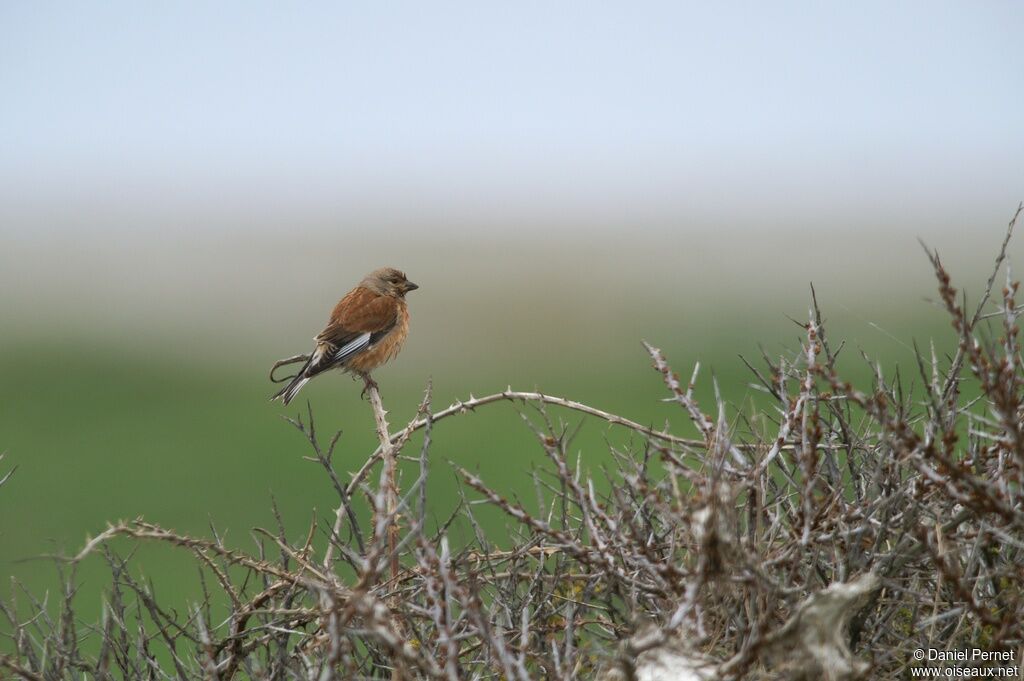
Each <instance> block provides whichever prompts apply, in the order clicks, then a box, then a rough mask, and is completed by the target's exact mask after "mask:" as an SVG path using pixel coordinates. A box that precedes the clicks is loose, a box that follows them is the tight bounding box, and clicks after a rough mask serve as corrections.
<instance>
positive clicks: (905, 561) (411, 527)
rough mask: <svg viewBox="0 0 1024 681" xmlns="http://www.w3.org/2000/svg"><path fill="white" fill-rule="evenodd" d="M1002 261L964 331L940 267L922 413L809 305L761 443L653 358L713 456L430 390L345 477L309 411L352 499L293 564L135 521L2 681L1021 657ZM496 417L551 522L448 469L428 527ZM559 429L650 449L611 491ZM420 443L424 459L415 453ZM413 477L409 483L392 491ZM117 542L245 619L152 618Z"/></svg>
mask: <svg viewBox="0 0 1024 681" xmlns="http://www.w3.org/2000/svg"><path fill="white" fill-rule="evenodd" d="M1020 212H1021V211H1020V209H1018V213H1017V214H1018V215H1019V214H1020ZM1014 219H1016V216H1015V218H1014ZM1012 229H1013V223H1012V222H1011V224H1010V229H1009V230H1008V231H1007V235H1006V241H1008V240H1009V238H1010V234H1011V233H1012ZM1006 241H1004V243H1003V246H1002V248H1001V250H1000V252H999V255H998V257H997V259H996V263H995V268H994V270H993V274H992V277H991V278H990V279H989V281H988V287H987V289H986V291H985V294H984V295H983V296H982V298H981V299H980V300H979V301H977V302H976V303H975V304H974V305H973V306H971V307H970V308H969V307H968V305H967V302H966V299H965V298H964V297H962V296H960V294H959V293H958V292H957V291H956V289H954V288H953V286H952V284H951V279H950V276H949V274H948V273H947V272H946V270H945V269H944V267H943V265H942V262H941V261H940V259H939V257H938V255H937V254H936V253H932V252H929V253H928V257H929V258H930V260H931V263H932V266H933V268H934V272H935V275H936V277H937V279H938V282H939V300H940V302H941V306H942V307H943V308H944V309H945V312H946V314H948V315H949V317H950V319H951V322H952V327H953V329H954V331H955V333H956V338H957V349H956V352H955V354H954V355H953V356H951V357H941V356H938V355H937V354H936V353H935V351H934V350H932V351H930V352H928V353H923V352H922V353H918V367H917V369H918V374H919V376H918V377H917V379H918V381H919V387H918V389H917V390H916V391H910V390H905V389H904V387H903V385H902V381H901V380H899V379H897V380H896V381H889V380H887V379H886V378H885V377H884V376H883V373H882V371H881V370H880V369H878V370H876V372H875V377H874V381H873V383H872V385H870V386H867V387H863V388H860V389H858V388H855V387H854V386H852V385H851V384H849V383H847V382H846V381H844V380H843V379H842V378H841V377H840V376H839V374H838V372H837V369H836V360H837V357H838V356H839V354H840V353H841V352H842V351H843V347H842V346H841V345H840V346H834V345H833V344H832V343H831V342H830V341H829V339H828V338H827V335H826V330H825V327H824V325H823V322H822V317H821V314H820V311H819V310H818V306H817V301H814V302H813V305H812V307H811V310H810V314H809V316H808V320H807V322H806V323H805V324H804V329H805V334H806V335H805V341H804V343H803V346H802V347H801V348H800V349H799V351H798V352H794V353H793V355H792V356H791V357H789V358H783V359H781V360H779V361H778V362H774V361H768V360H767V359H766V362H767V366H766V368H765V369H763V370H759V369H754V368H753V367H752V370H753V371H754V374H755V376H756V378H757V380H758V381H759V382H760V384H761V386H762V387H763V389H764V391H765V392H766V393H767V394H768V395H770V396H771V397H772V399H773V400H774V402H775V403H776V407H775V409H774V410H769V411H767V412H766V413H765V414H764V417H765V418H766V419H767V420H770V421H771V422H774V424H775V425H774V429H773V431H772V432H770V433H764V432H759V430H758V429H757V428H755V427H753V426H750V425H730V423H729V421H727V418H726V414H727V409H726V405H725V404H724V403H723V402H722V400H721V399H719V400H718V401H717V404H714V405H713V407H712V409H711V410H710V413H708V412H705V411H704V410H703V408H702V407H701V405H699V404H698V403H697V402H696V400H695V398H694V392H693V386H694V383H695V382H696V381H697V380H699V374H698V372H697V370H696V369H695V370H694V371H693V373H692V377H691V378H690V380H689V381H688V382H683V381H682V380H681V379H680V378H679V376H678V375H677V374H676V373H675V372H674V371H673V370H672V368H671V366H670V365H669V362H668V359H667V358H666V357H665V356H664V355H663V353H662V352H661V351H660V350H658V349H657V348H655V347H654V346H652V345H649V344H645V349H646V351H647V353H648V354H649V355H650V357H651V360H652V362H653V365H654V367H655V369H656V370H657V371H658V372H660V374H661V375H662V377H663V379H664V383H665V387H666V390H667V394H668V399H670V400H672V401H674V402H676V403H678V405H679V407H680V409H682V410H683V411H684V412H685V413H686V415H687V416H688V417H689V419H690V420H691V421H692V423H693V424H694V426H695V427H696V429H697V433H698V434H699V437H697V438H695V439H689V438H685V437H681V436H679V435H676V434H673V433H669V432H661V431H657V430H655V429H651V428H648V427H646V426H644V425H642V424H639V423H635V422H632V421H630V420H628V419H625V418H622V417H620V416H617V415H614V414H610V413H607V412H604V411H602V410H600V409H596V408H594V407H590V406H587V405H584V404H581V403H578V402H574V401H571V400H567V399H563V398H559V397H553V396H549V395H543V394H540V393H531V392H516V391H512V390H511V389H509V390H506V391H502V392H500V393H496V394H494V395H489V396H486V397H482V398H471V399H469V400H466V401H464V402H459V403H457V404H454V405H452V406H450V407H448V408H446V409H443V410H440V411H438V412H433V411H432V406H431V395H430V389H429V387H428V389H427V391H426V393H425V395H424V399H423V402H422V404H421V406H420V409H419V413H418V415H417V418H416V419H414V420H413V421H412V422H410V423H409V424H407V425H406V426H405V427H403V428H401V429H400V430H398V431H397V432H395V433H393V434H389V432H388V425H387V421H386V418H385V412H384V408H383V405H382V403H381V401H380V396H379V394H377V393H376V391H375V390H372V391H371V404H372V406H373V409H374V414H375V421H376V425H377V429H378V433H379V436H380V447H379V448H378V449H377V451H376V452H373V453H372V454H371V455H370V456H369V457H368V459H367V461H366V464H365V465H364V466H363V467H362V468H361V469H360V470H359V471H356V472H355V473H351V474H346V473H342V472H339V471H337V470H336V469H335V467H334V462H333V453H334V449H335V445H336V443H337V436H335V437H334V438H332V439H331V440H330V441H328V442H325V441H323V440H322V439H321V437H320V435H319V434H318V433H317V431H316V429H315V426H314V420H313V414H312V412H311V411H310V413H309V414H308V416H307V417H306V418H304V419H302V420H297V421H294V422H293V424H294V426H295V427H296V428H297V429H298V430H299V431H301V432H302V434H303V435H304V436H305V437H306V439H307V440H308V443H309V446H310V448H311V451H312V457H311V458H312V460H313V461H315V462H317V463H318V464H319V465H321V466H322V467H323V469H324V473H325V475H327V476H328V478H329V479H330V481H331V483H332V485H333V486H334V489H335V490H336V492H337V497H338V506H337V510H336V512H335V514H334V516H333V518H331V522H330V523H328V524H327V525H326V526H319V525H317V524H314V525H313V526H311V527H310V530H309V533H308V536H307V538H306V539H305V541H303V542H301V543H299V544H294V543H290V542H289V541H288V540H287V539H286V538H285V536H284V533H283V532H279V533H276V534H274V533H265V534H264V535H263V536H262V537H261V541H260V543H259V545H258V546H257V547H256V550H255V551H253V552H245V551H242V550H238V549H235V548H230V547H228V546H226V545H225V544H224V543H223V542H222V541H221V539H220V538H219V537H218V536H216V535H214V536H212V537H210V538H200V537H192V536H186V535H182V534H178V533H175V532H172V531H169V530H166V529H164V528H161V527H158V526H155V525H152V524H149V523H147V522H145V521H143V520H136V521H133V522H126V523H118V524H115V525H112V526H110V527H109V529H108V530H106V531H105V532H103V533H102V534H101V535H99V536H97V537H95V538H93V539H91V540H90V541H88V542H87V543H86V545H85V546H84V548H83V549H82V550H81V552H80V553H79V554H78V555H76V556H74V557H72V558H69V559H67V560H66V562H64V563H63V565H64V569H65V575H66V581H65V583H64V585H63V599H62V602H61V604H60V606H59V607H58V608H56V609H53V608H47V607H46V606H45V605H44V604H43V603H39V602H31V603H30V604H29V605H28V606H27V607H28V610H29V611H30V612H28V613H25V612H22V611H19V610H18V608H16V607H14V605H13V604H6V605H4V606H3V613H4V615H5V616H6V618H7V620H8V625H9V634H8V638H7V646H8V653H7V654H5V655H4V656H2V657H0V670H4V669H5V670H6V671H7V672H8V673H9V674H10V675H13V676H16V677H21V678H24V679H33V680H38V679H60V678H73V679H87V678H100V679H107V678H126V679H136V678H153V679H162V678H177V679H192V678H216V679H221V680H223V681H226V680H228V679H232V678H252V679H359V678H379V677H382V676H388V677H390V678H392V679H418V678H437V679H448V680H449V681H455V680H458V679H488V678H493V679H499V678H500V679H507V680H511V679H519V680H525V679H535V678H552V679H574V678H598V677H600V678H604V679H609V680H610V679H654V678H672V679H740V678H749V679H762V678H808V679H810V678H830V679H850V678H896V677H901V676H904V675H906V670H907V668H908V667H910V666H914V665H919V664H921V663H920V662H918V661H916V660H915V658H914V656H913V652H914V651H915V650H917V649H928V648H935V649H941V650H951V649H964V648H971V647H981V648H984V649H986V650H1011V651H1019V650H1021V646H1022V643H1024V637H1022V634H1024V632H1022V627H1024V593H1022V584H1024V574H1022V573H1024V567H1022V566H1024V561H1022V556H1024V554H1022V549H1024V508H1022V483H1024V423H1022V418H1024V403H1022V402H1024V391H1022V362H1021V353H1020V346H1019V341H1018V324H1017V317H1018V314H1019V311H1020V309H1019V308H1018V307H1017V305H1016V303H1015V295H1016V293H1017V284H1016V283H1015V282H1012V281H1011V280H1010V279H1009V277H1008V275H1007V283H1006V285H1005V287H1003V288H1002V291H1001V293H1000V292H999V291H998V290H995V281H996V279H997V277H998V276H999V272H1001V271H1002V269H1003V265H1004V264H1005V263H1004V260H1005V254H1006ZM994 290H995V296H993V294H992V292H993V291H994ZM993 297H994V298H995V300H993V301H990V298H993ZM990 303H994V305H993V304H990ZM975 392H976V393H977V395H978V397H973V398H968V397H965V395H968V394H973V393H975ZM498 402H511V403H514V404H515V405H518V408H519V409H521V410H522V412H523V415H524V421H525V423H526V424H527V426H528V427H529V428H532V429H533V432H534V433H535V435H536V439H537V444H538V447H540V448H541V449H542V450H543V452H544V453H545V455H546V456H547V458H548V460H549V461H550V466H548V467H547V469H545V470H544V471H541V472H538V473H537V474H536V475H535V478H534V486H535V489H536V491H537V497H538V501H537V504H536V505H535V506H531V507H530V508H527V506H526V505H524V504H522V503H520V502H518V501H515V500H511V499H509V498H506V496H504V495H503V494H502V492H501V491H499V490H498V489H496V488H495V487H494V486H493V485H492V484H490V483H489V482H488V481H486V480H483V479H481V478H480V477H479V476H477V475H475V474H474V473H472V472H470V471H467V470H464V469H457V474H458V475H459V476H460V478H461V481H462V502H461V503H460V504H459V505H458V508H457V509H456V510H455V513H454V514H453V515H452V517H451V518H449V519H448V520H447V521H446V522H441V523H435V522H432V521H431V520H429V518H428V508H429V507H430V506H431V504H430V503H429V499H428V498H427V487H426V481H427V477H428V475H429V474H430V473H431V468H432V466H436V464H433V463H432V462H430V461H429V453H430V448H431V428H432V426H433V424H434V423H435V422H437V421H438V420H441V419H445V418H450V417H454V416H457V415H459V414H461V413H465V412H467V411H472V410H474V409H479V408H483V407H484V406H486V405H489V404H495V403H498ZM563 410H572V411H576V412H582V413H583V414H587V415H589V416H590V417H593V418H597V419H603V420H605V421H607V422H608V423H609V424H613V425H614V426H616V427H621V428H625V429H629V430H631V431H633V432H634V433H635V435H636V438H635V441H636V442H639V443H640V444H639V445H638V446H637V447H635V448H634V449H631V450H629V451H622V450H619V449H613V450H612V451H611V456H612V459H611V460H612V461H613V464H612V465H611V466H609V467H608V468H607V470H603V471H602V475H603V477H604V478H605V479H604V480H600V481H595V480H594V479H593V478H592V477H591V475H590V474H589V473H587V472H586V471H584V470H583V469H582V467H581V466H580V464H579V463H578V462H574V461H573V458H572V457H571V456H570V452H569V443H570V440H571V437H572V431H571V429H570V428H569V427H567V426H566V425H564V424H563V423H562V422H560V421H559V420H558V419H557V413H559V412H560V411H563ZM738 423H741V424H743V423H745V422H743V421H738ZM419 430H423V431H424V438H423V445H422V447H421V448H420V450H419V452H413V453H404V452H405V451H406V450H407V449H408V441H409V438H410V435H411V434H412V433H413V432H415V431H419ZM398 461H406V462H407V465H412V466H414V467H415V468H416V470H417V471H418V476H417V477H416V478H415V480H412V481H411V483H410V484H408V485H405V486H404V487H403V488H401V489H400V488H399V485H398V483H397V481H396V476H395V469H396V465H397V462H398ZM381 462H383V464H382V465H381V466H380V472H379V474H378V476H377V479H376V481H375V482H373V483H371V475H372V474H373V472H374V470H375V469H376V467H377V465H378V464H380V463H381ZM408 462H412V463H411V464H410V463H408ZM481 503H483V504H489V505H492V506H494V507H496V508H498V509H500V511H501V512H502V513H503V514H504V515H505V516H506V517H507V519H508V521H509V523H510V526H511V527H512V528H513V530H512V532H511V535H510V536H497V537H496V536H487V535H486V533H485V532H484V530H483V529H481V525H480V523H478V522H477V519H476V517H475V516H474V510H473V509H474V508H475V507H479V506H478V505H479V504H481ZM366 510H369V511H371V512H372V515H370V518H371V519H370V521H369V522H365V521H364V522H361V521H360V520H359V518H360V517H365V516H366V515H367V514H366V513H365V511H366ZM456 518H459V519H461V520H463V521H465V522H467V523H468V524H469V526H470V527H473V528H475V537H474V539H473V540H472V541H469V542H467V543H466V545H463V546H452V545H451V543H450V542H449V540H448V537H447V534H448V533H447V530H448V527H449V526H450V523H451V522H453V521H454V520H455V519H456ZM114 537H128V538H131V539H132V540H133V541H138V542H142V541H149V542H160V543H165V544H170V545H173V546H175V547H178V548H179V549H180V550H181V551H184V552H188V553H190V554H191V555H192V556H193V557H194V559H195V561H196V562H197V563H198V564H199V565H200V566H201V567H202V569H203V571H204V573H205V574H206V575H208V576H209V578H210V579H209V583H210V584H211V585H214V587H215V588H216V589H218V590H219V591H220V592H221V593H220V595H219V596H217V598H219V599H220V600H223V601H224V602H226V603H227V606H226V607H227V611H228V615H227V616H226V617H215V615H214V611H215V609H214V608H213V607H212V605H211V601H212V599H213V598H214V597H213V596H211V595H210V594H206V595H205V596H204V598H202V599H201V600H200V601H199V602H198V603H197V604H196V605H195V606H194V607H193V608H191V609H190V610H188V611H187V612H175V611H173V610H171V609H170V608H167V607H165V606H164V605H162V604H161V603H160V602H158V601H157V599H156V598H155V597H154V595H153V593H152V591H151V590H150V589H149V587H147V586H146V585H144V584H141V583H140V582H138V581H136V579H135V578H134V577H133V576H132V571H131V569H130V566H131V564H130V561H127V560H126V559H123V558H121V557H119V556H118V555H116V554H115V553H114V552H113V551H112V550H111V549H110V547H109V545H108V540H110V539H112V538H114ZM87 559H88V560H97V559H102V560H106V561H107V563H108V564H109V566H110V569H111V572H112V574H113V580H112V582H111V584H110V587H109V591H108V592H107V594H106V599H105V605H104V612H103V616H102V618H101V619H100V621H99V622H94V623H91V624H84V623H82V622H80V621H79V620H78V618H77V617H76V614H75V611H74V602H75V581H74V575H75V567H76V565H78V564H79V563H80V562H81V561H83V560H87ZM25 608H26V605H25V603H24V602H22V604H21V609H22V610H24V609H25ZM964 664H971V662H965V663H964ZM2 673H3V672H0V674H2Z"/></svg>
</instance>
